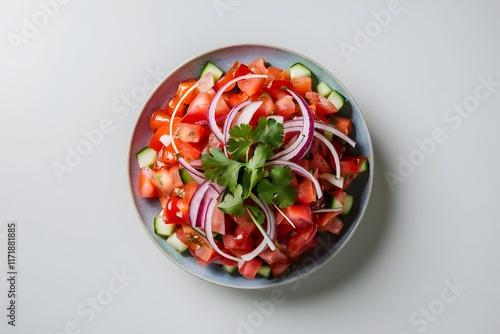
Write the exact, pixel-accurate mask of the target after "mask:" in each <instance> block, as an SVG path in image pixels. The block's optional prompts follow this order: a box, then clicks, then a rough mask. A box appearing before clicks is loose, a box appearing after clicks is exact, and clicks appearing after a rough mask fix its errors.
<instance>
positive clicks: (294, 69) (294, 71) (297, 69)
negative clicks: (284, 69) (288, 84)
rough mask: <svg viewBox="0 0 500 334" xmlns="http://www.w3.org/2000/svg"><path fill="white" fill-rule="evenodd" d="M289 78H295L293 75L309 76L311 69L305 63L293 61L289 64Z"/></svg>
mask: <svg viewBox="0 0 500 334" xmlns="http://www.w3.org/2000/svg"><path fill="white" fill-rule="evenodd" d="M289 71H290V78H292V79H293V78H295V77H310V76H311V70H310V69H308V68H307V67H306V66H305V65H303V64H302V63H295V64H293V65H292V66H290V69H289Z"/></svg>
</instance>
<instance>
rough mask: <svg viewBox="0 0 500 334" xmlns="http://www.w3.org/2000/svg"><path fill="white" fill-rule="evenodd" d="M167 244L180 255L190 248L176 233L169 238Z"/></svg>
mask: <svg viewBox="0 0 500 334" xmlns="http://www.w3.org/2000/svg"><path fill="white" fill-rule="evenodd" d="M167 242H168V243H169V244H170V246H172V247H174V249H175V250H176V251H178V252H179V253H182V252H184V251H185V250H186V249H187V248H188V246H187V245H186V244H185V243H183V242H182V241H181V240H180V239H179V238H177V234H176V233H172V234H171V235H170V236H169V237H168V239H167Z"/></svg>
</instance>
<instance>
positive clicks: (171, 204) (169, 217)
mask: <svg viewBox="0 0 500 334" xmlns="http://www.w3.org/2000/svg"><path fill="white" fill-rule="evenodd" d="M181 201H182V199H181V198H180V197H170V198H169V199H168V200H167V201H166V204H165V207H164V208H163V212H164V214H165V222H166V223H167V224H188V223H189V215H188V214H187V212H185V213H183V212H182V211H181V209H179V203H180V202H181Z"/></svg>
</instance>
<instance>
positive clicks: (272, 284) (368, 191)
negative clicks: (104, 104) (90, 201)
mask: <svg viewBox="0 0 500 334" xmlns="http://www.w3.org/2000/svg"><path fill="white" fill-rule="evenodd" d="M246 47H259V48H269V49H275V50H278V51H281V52H286V53H289V54H293V55H295V56H298V57H300V58H303V59H305V60H307V61H308V62H310V63H312V64H314V65H315V66H317V67H318V68H320V69H321V71H323V72H324V73H325V74H326V75H327V76H328V77H329V78H331V79H332V80H333V81H334V82H335V83H336V84H337V85H338V86H340V87H341V88H342V89H343V90H344V91H345V92H346V93H347V94H348V95H349V102H350V103H351V105H353V110H354V109H355V110H356V112H357V113H358V114H359V117H360V118H361V120H362V124H361V125H362V126H363V128H364V131H363V132H365V133H366V137H367V142H368V145H367V146H368V147H367V148H366V149H367V150H368V151H369V152H370V153H371V155H370V156H369V157H367V158H368V160H369V163H370V166H369V169H368V180H367V182H366V184H365V185H364V187H363V191H364V192H365V196H366V199H365V203H364V205H363V206H362V207H360V210H359V212H358V214H357V216H356V218H355V220H354V221H353V226H352V230H351V231H350V233H348V235H347V236H346V238H345V239H344V240H343V242H342V244H341V245H339V247H338V248H337V249H336V251H335V252H333V253H331V254H328V256H327V258H326V260H325V261H323V263H320V264H318V265H316V266H314V267H312V268H310V269H309V270H308V271H305V272H304V271H303V270H299V271H300V274H298V275H295V276H293V277H289V276H285V277H282V278H281V277H280V278H276V279H277V281H273V280H267V281H266V282H267V284H263V285H248V286H247V285H244V286H242V285H236V284H227V283H221V282H218V281H217V280H214V279H211V278H209V277H206V276H202V275H199V274H197V273H195V272H192V271H191V270H189V269H188V268H186V267H185V266H183V265H182V264H180V263H178V262H177V261H175V259H173V258H172V257H171V256H170V254H168V253H167V252H166V251H165V249H163V248H162V247H161V246H160V245H159V244H158V242H157V241H156V240H155V239H154V237H153V235H152V234H151V233H150V231H149V230H148V229H147V225H146V224H147V222H145V221H144V220H143V218H142V217H141V214H140V212H139V207H138V205H137V202H136V200H135V198H134V190H133V188H132V183H131V180H130V176H131V173H132V170H131V165H132V164H131V159H132V155H133V152H132V147H133V144H134V137H135V134H136V131H137V128H138V127H139V120H140V118H141V116H142V114H143V113H144V111H145V108H146V107H147V105H148V103H149V102H150V101H151V100H152V98H153V97H154V96H155V94H156V92H157V91H158V89H159V88H160V87H162V86H163V85H164V84H165V83H166V82H167V81H168V80H169V79H170V77H171V76H172V75H174V74H175V73H176V72H177V71H179V70H181V69H182V68H184V67H185V66H187V65H188V64H190V63H191V62H193V61H196V60H197V59H201V58H206V57H207V56H208V55H210V54H214V53H216V52H221V51H223V50H228V49H235V48H246ZM138 110H139V113H138V114H137V116H136V118H135V121H134V127H133V130H132V135H131V138H130V141H129V145H128V154H127V161H128V163H127V178H128V186H129V196H130V197H131V199H132V202H133V203H134V208H135V210H134V211H135V213H136V215H137V218H139V222H140V223H141V226H142V227H143V229H144V231H145V232H146V234H147V235H148V237H149V239H150V240H151V241H152V242H153V244H154V245H155V246H156V247H157V248H158V249H159V250H160V252H161V253H162V254H163V255H164V256H166V257H167V258H168V259H169V260H170V262H172V263H174V264H175V265H176V266H177V267H179V268H181V269H182V270H183V271H185V272H187V273H189V274H190V275H192V276H194V277H196V278H199V279H201V280H203V281H205V282H208V283H212V284H215V285H218V286H223V287H228V288H233V289H239V290H257V289H268V288H276V287H279V286H283V285H286V284H290V283H292V282H295V281H297V280H301V279H303V278H304V277H307V276H309V275H311V274H313V273H314V272H316V271H318V270H319V269H321V268H322V267H324V266H325V265H326V264H328V263H330V262H331V261H332V260H333V259H334V258H335V257H336V256H337V255H338V254H339V253H340V252H341V251H342V250H343V248H344V247H346V245H347V244H348V243H349V241H350V240H351V239H352V238H353V236H354V234H355V233H356V231H357V230H358V228H359V225H360V224H361V221H362V220H363V218H364V216H365V213H366V210H367V208H368V205H369V202H370V198H371V195H372V190H373V179H374V175H375V174H374V170H375V156H374V155H375V154H374V150H373V142H372V137H371V134H370V131H369V128H368V126H367V124H366V119H365V117H364V114H363V111H362V110H361V108H360V107H359V105H358V103H357V102H356V100H355V99H354V97H353V95H352V94H351V93H350V91H349V90H348V89H347V87H346V86H345V85H344V84H343V82H342V81H340V80H339V79H338V78H337V77H336V76H335V75H334V74H333V73H331V72H330V71H329V70H328V69H327V68H325V67H324V66H323V65H321V64H320V63H318V62H317V61H315V60H314V59H312V58H311V57H309V56H306V55H304V54H302V53H301V52H298V51H295V50H293V49H290V48H288V47H283V46H280V45H276V44H269V43H241V44H227V45H223V46H220V47H216V48H212V49H210V50H208V51H204V52H203V53H200V54H198V55H194V56H191V57H190V58H188V59H187V60H185V61H183V62H182V63H180V64H179V65H177V66H176V67H174V68H173V69H172V70H171V71H169V72H168V74H166V75H165V76H164V77H163V79H162V80H161V81H160V82H159V83H158V84H157V85H156V86H155V87H154V88H153V89H152V90H151V92H150V93H149V95H148V96H147V98H146V99H145V101H144V103H143V104H142V105H141V106H140V108H138ZM262 279H263V280H266V279H265V278H262ZM249 281H250V280H249Z"/></svg>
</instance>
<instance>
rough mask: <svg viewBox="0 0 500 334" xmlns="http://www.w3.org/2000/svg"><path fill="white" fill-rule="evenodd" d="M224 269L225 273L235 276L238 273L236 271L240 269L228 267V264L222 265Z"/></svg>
mask: <svg viewBox="0 0 500 334" xmlns="http://www.w3.org/2000/svg"><path fill="white" fill-rule="evenodd" d="M222 269H224V270H225V271H227V272H228V273H229V274H234V273H235V272H236V269H238V267H235V266H228V265H226V264H223V265H222Z"/></svg>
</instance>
